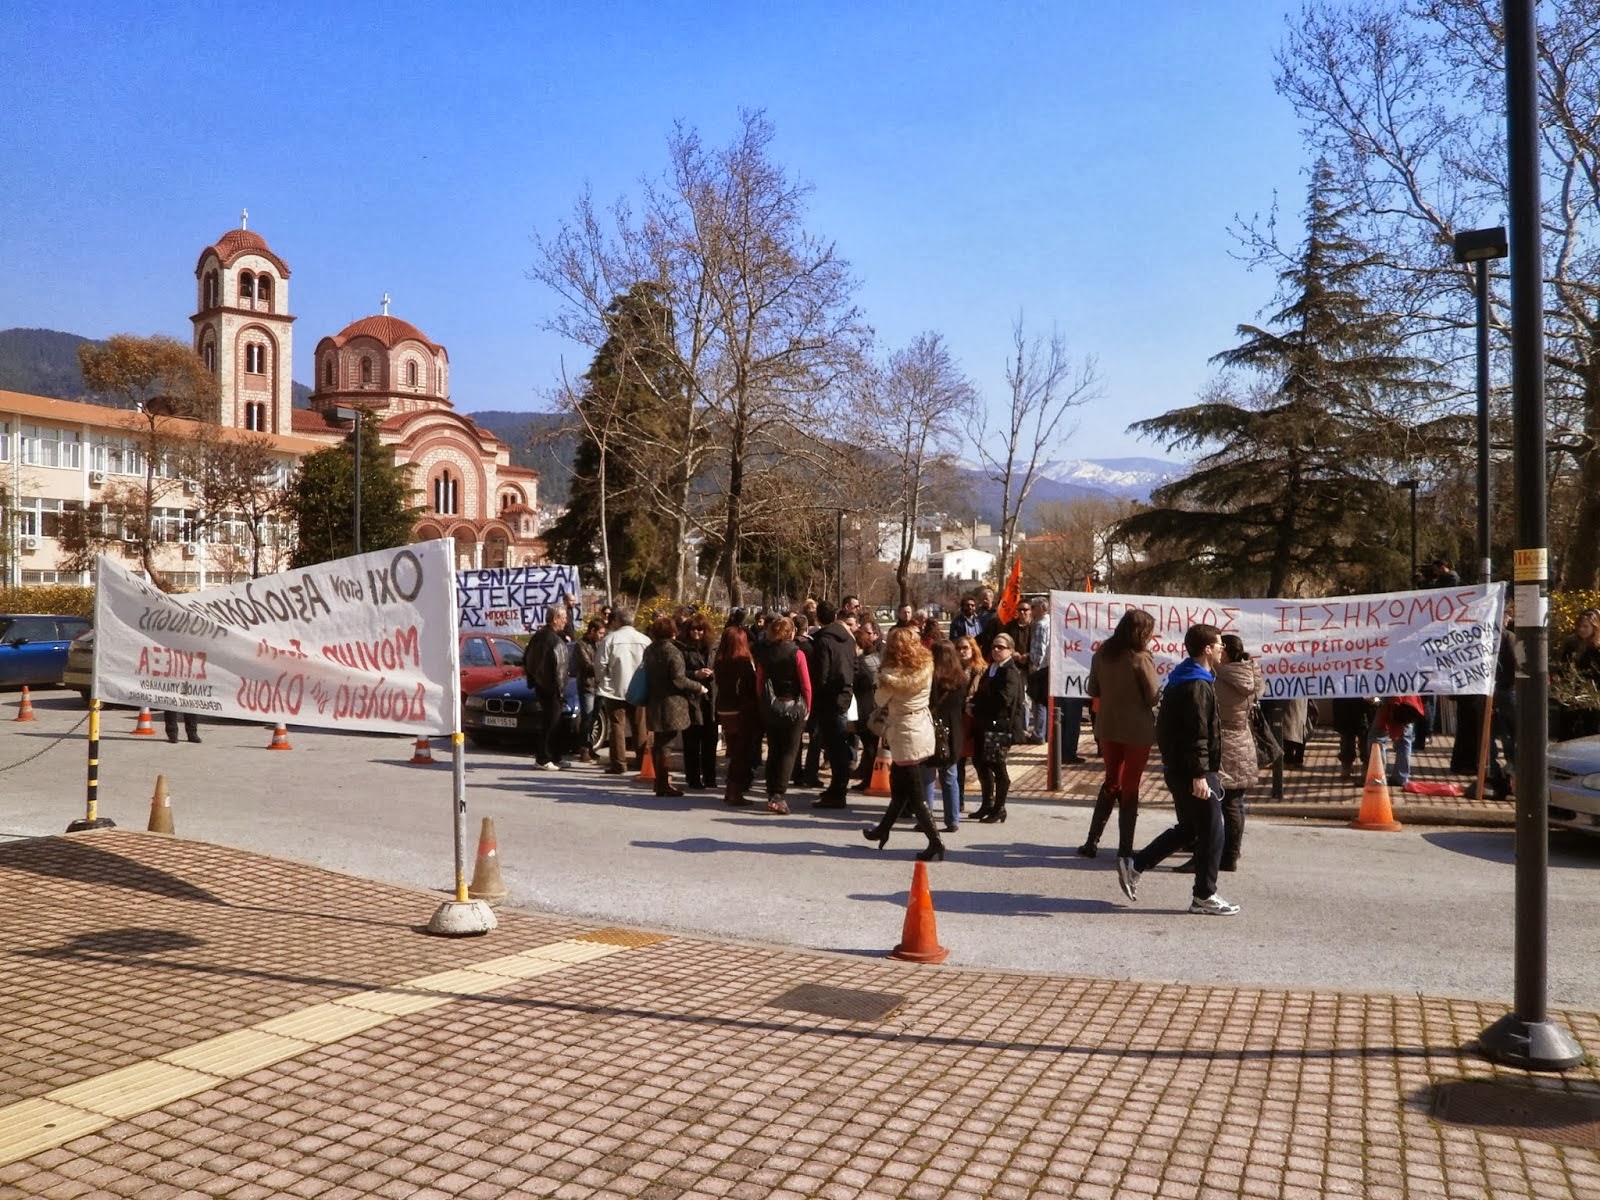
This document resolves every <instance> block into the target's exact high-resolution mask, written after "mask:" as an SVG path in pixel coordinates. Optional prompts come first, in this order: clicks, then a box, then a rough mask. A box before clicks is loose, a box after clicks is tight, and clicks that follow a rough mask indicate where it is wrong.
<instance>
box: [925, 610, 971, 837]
mask: <svg viewBox="0 0 1600 1200" xmlns="http://www.w3.org/2000/svg"><path fill="white" fill-rule="evenodd" d="M968 682H969V679H968V675H967V669H966V668H965V667H963V666H962V665H961V656H960V655H959V654H958V653H957V652H956V648H955V646H954V644H953V643H951V642H950V641H948V640H946V639H944V638H940V639H939V640H938V641H937V642H935V643H934V644H933V688H932V691H931V692H930V693H929V696H928V711H929V712H930V713H931V714H932V716H933V754H932V756H931V757H930V758H929V762H930V763H931V764H932V766H933V772H934V778H933V782H932V783H930V785H929V788H928V804H929V807H932V805H933V790H934V786H935V785H937V787H938V789H939V792H940V794H941V796H942V797H943V800H944V831H945V832H946V833H954V832H955V831H956V829H957V828H959V827H960V825H961V774H960V772H961V744H962V740H963V739H964V738H965V736H966V723H967V722H966V710H967V684H968Z"/></svg>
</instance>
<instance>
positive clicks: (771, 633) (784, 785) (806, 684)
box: [756, 617, 811, 814]
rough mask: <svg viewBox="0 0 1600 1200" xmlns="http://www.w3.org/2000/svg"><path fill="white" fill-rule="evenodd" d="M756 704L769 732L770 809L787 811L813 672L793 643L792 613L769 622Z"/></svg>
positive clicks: (759, 663)
mask: <svg viewBox="0 0 1600 1200" xmlns="http://www.w3.org/2000/svg"><path fill="white" fill-rule="evenodd" d="M797 700H798V701H799V702H800V703H799V704H798V705H797V704H796V703H795V701H797ZM756 703H757V706H758V707H759V709H760V711H761V723H762V726H763V728H764V729H765V731H766V735H767V811H768V812H772V813H780V814H787V813H788V811H789V802H788V801H787V800H786V799H785V798H784V793H785V792H787V791H788V790H789V776H790V775H791V774H792V773H793V771H794V764H795V759H796V758H797V757H799V754H800V735H801V734H802V733H803V732H804V731H805V727H806V718H807V717H808V716H809V715H810V713H811V676H810V674H809V673H808V672H807V670H806V656H805V655H803V654H801V653H800V651H799V649H798V648H797V647H796V646H795V644H794V622H793V621H791V620H790V619H789V618H788V617H773V618H772V620H770V621H768V622H767V638H766V641H765V642H763V643H762V645H761V654H760V657H759V658H758V659H757V660H756Z"/></svg>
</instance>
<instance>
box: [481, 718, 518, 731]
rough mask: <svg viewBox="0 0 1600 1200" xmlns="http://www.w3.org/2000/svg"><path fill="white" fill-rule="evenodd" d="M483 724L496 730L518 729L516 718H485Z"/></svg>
mask: <svg viewBox="0 0 1600 1200" xmlns="http://www.w3.org/2000/svg"><path fill="white" fill-rule="evenodd" d="M483 723H484V724H485V725H490V726H493V727H494V728H495V729H515V728H516V727H517V719H516V718H515V717H485V718H484V719H483Z"/></svg>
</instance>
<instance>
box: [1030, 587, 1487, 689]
mask: <svg viewBox="0 0 1600 1200" xmlns="http://www.w3.org/2000/svg"><path fill="white" fill-rule="evenodd" d="M1504 604H1505V584H1503V583H1493V584H1488V585H1481V586H1476V587H1453V588H1436V589H1432V590H1429V591H1421V592H1382V593H1378V594H1375V595H1368V596H1333V597H1329V598H1326V599H1320V600H1197V599H1189V598H1177V597H1173V596H1123V595H1117V594H1114V593H1108V592H1051V593H1050V684H1051V694H1052V695H1056V696H1083V695H1086V694H1087V693H1086V692H1085V686H1086V684H1087V682H1088V679H1089V662H1090V659H1091V658H1092V657H1093V656H1094V652H1095V651H1096V650H1097V649H1099V647H1100V643H1101V642H1103V641H1105V640H1106V638H1108V637H1110V636H1111V634H1112V632H1113V631H1114V630H1115V629H1116V627H1117V622H1118V621H1120V620H1121V619H1122V615H1123V614H1124V613H1125V612H1127V611H1128V610H1129V609H1134V608H1142V609H1144V610H1145V611H1146V612H1148V613H1149V614H1150V615H1151V616H1152V617H1153V618H1155V634H1154V636H1153V638H1152V640H1151V643H1150V653H1151V655H1152V656H1153V657H1154V658H1155V660H1156V671H1157V673H1158V674H1159V675H1160V676H1161V677H1162V678H1165V677H1166V674H1167V672H1168V671H1170V670H1171V669H1172V668H1173V667H1174V666H1176V665H1177V664H1178V663H1180V662H1182V661H1183V659H1184V658H1185V657H1186V655H1185V653H1184V649H1183V635H1184V631H1185V630H1187V629H1188V628H1189V627H1190V626H1191V625H1214V626H1216V627H1217V628H1218V629H1220V630H1221V631H1222V632H1223V633H1235V634H1238V635H1239V637H1240V639H1241V640H1242V641H1243V642H1244V646H1245V649H1246V650H1247V651H1249V653H1250V656H1251V657H1252V658H1254V659H1255V660H1256V662H1257V663H1258V664H1259V665H1260V667H1261V673H1262V675H1263V677H1264V678H1265V680H1266V687H1267V691H1266V696H1265V698H1266V699H1269V700H1292V699H1296V698H1299V697H1307V698H1315V697H1318V696H1329V697H1332V696H1403V695H1412V694H1417V695H1421V694H1431V695H1435V696H1459V695H1487V694H1488V693H1489V692H1491V691H1493V690H1494V667H1495V657H1496V654H1497V653H1498V651H1499V648H1500V627H1501V619H1500V617H1501V611H1502V609H1503V606H1504Z"/></svg>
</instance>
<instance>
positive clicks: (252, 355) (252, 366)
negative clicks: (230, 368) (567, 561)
mask: <svg viewBox="0 0 1600 1200" xmlns="http://www.w3.org/2000/svg"><path fill="white" fill-rule="evenodd" d="M244 369H245V371H247V372H248V373H249V374H251V375H261V374H264V373H265V372H266V369H267V348H266V347H265V346H263V345H262V344H261V343H260V342H251V343H250V344H249V345H248V346H246V347H245V348H244Z"/></svg>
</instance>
